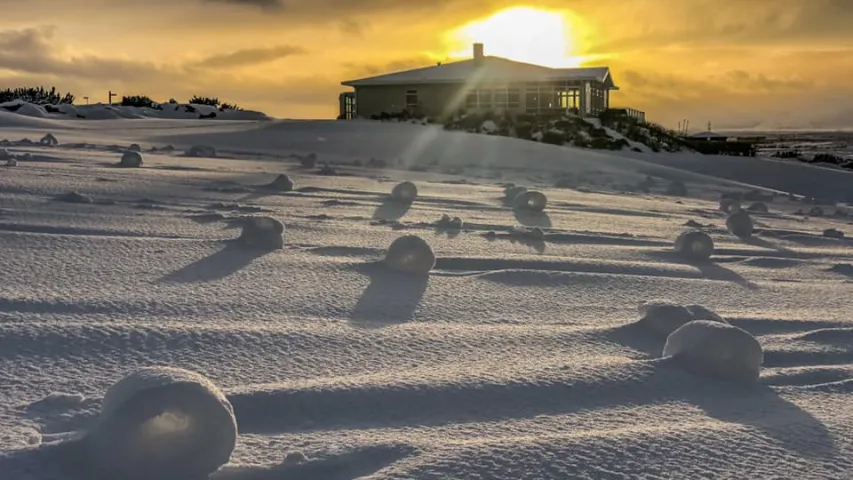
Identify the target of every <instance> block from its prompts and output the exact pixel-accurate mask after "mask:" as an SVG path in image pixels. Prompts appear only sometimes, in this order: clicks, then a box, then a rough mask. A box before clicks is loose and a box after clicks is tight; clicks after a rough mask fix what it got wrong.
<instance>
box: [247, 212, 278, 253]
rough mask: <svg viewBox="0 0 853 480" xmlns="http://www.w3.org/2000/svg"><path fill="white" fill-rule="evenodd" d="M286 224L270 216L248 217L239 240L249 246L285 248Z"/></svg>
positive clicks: (268, 248)
mask: <svg viewBox="0 0 853 480" xmlns="http://www.w3.org/2000/svg"><path fill="white" fill-rule="evenodd" d="M283 235H284V225H283V224H282V223H281V222H279V221H278V220H276V219H274V218H270V217H246V219H245V220H244V221H243V231H242V232H241V233H240V237H239V238H238V239H237V242H238V243H240V244H241V245H243V246H246V247H249V248H260V249H265V250H278V249H281V248H284V237H283Z"/></svg>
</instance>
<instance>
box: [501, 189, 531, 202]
mask: <svg viewBox="0 0 853 480" xmlns="http://www.w3.org/2000/svg"><path fill="white" fill-rule="evenodd" d="M525 192H527V189H526V188H525V187H519V186H516V185H512V186H509V187H507V188H506V189H504V199H505V200H506V201H507V203H510V204H512V205H515V201H516V200H517V199H518V196H519V195H521V194H522V193H525Z"/></svg>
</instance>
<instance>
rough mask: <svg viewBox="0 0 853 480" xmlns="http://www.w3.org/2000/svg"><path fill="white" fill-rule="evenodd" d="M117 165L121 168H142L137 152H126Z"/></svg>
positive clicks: (140, 158) (140, 157) (140, 155)
mask: <svg viewBox="0 0 853 480" xmlns="http://www.w3.org/2000/svg"><path fill="white" fill-rule="evenodd" d="M119 165H121V166H122V167H129V168H139V167H141V166H142V154H141V153H139V152H137V151H133V150H128V151H126V152H124V154H122V156H121V161H120V162H119Z"/></svg>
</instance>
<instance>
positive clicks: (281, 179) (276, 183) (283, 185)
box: [267, 173, 293, 192]
mask: <svg viewBox="0 0 853 480" xmlns="http://www.w3.org/2000/svg"><path fill="white" fill-rule="evenodd" d="M267 186H268V187H270V188H274V189H276V190H280V191H282V192H290V191H293V180H291V178H290V177H289V176H287V175H285V174H283V173H282V174H281V175H279V176H277V177H275V180H273V181H272V182H270V183H269V184H267Z"/></svg>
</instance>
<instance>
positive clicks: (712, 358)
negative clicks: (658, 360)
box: [663, 320, 764, 382]
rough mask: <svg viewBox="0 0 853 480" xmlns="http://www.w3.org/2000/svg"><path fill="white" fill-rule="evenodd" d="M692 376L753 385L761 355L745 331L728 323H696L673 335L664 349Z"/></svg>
mask: <svg viewBox="0 0 853 480" xmlns="http://www.w3.org/2000/svg"><path fill="white" fill-rule="evenodd" d="M663 357H672V358H674V359H675V360H677V361H678V362H679V363H681V364H682V365H684V367H685V368H687V369H688V370H690V371H691V372H695V373H697V374H700V375H707V376H710V377H715V378H720V379H724V380H731V381H735V382H754V381H756V380H758V377H759V375H760V374H761V364H762V363H764V351H763V350H762V348H761V344H760V343H759V342H758V340H756V339H755V337H753V336H752V335H750V334H749V332H747V331H746V330H743V329H741V328H738V327H735V326H732V325H729V324H727V323H721V322H715V321H709V320H696V321H693V322H690V323H687V324H685V325H683V326H681V327H679V328H678V329H677V330H675V331H674V332H672V334H670V335H669V337H667V339H666V345H664V347H663Z"/></svg>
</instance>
